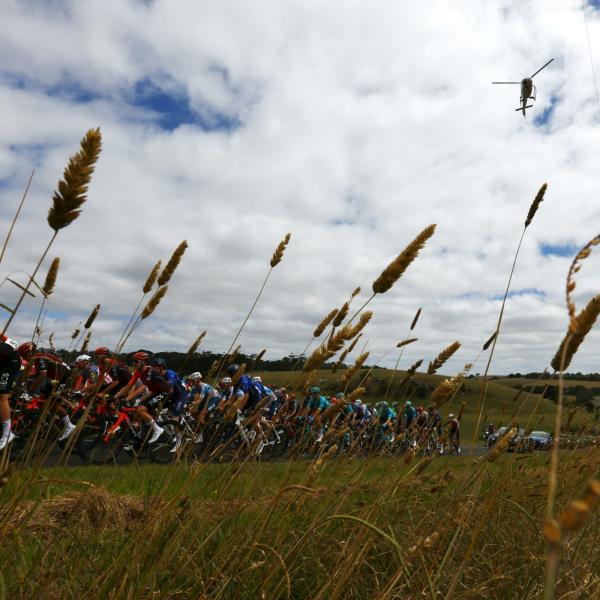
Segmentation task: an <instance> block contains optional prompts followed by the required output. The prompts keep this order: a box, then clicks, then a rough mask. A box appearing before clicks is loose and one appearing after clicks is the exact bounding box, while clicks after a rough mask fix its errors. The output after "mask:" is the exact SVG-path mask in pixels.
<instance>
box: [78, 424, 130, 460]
mask: <svg viewBox="0 0 600 600" xmlns="http://www.w3.org/2000/svg"><path fill="white" fill-rule="evenodd" d="M105 431H106V426H105V425H102V426H100V427H97V426H93V425H90V426H86V427H84V428H83V430H82V431H81V434H80V435H79V438H78V440H77V445H76V451H77V454H78V455H79V458H81V460H82V461H83V462H85V463H88V464H91V465H105V464H108V463H116V462H117V456H118V455H119V454H120V453H121V450H123V431H122V430H118V431H116V432H115V433H113V434H111V435H107V434H106V433H105Z"/></svg>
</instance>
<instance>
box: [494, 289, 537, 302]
mask: <svg viewBox="0 0 600 600" xmlns="http://www.w3.org/2000/svg"><path fill="white" fill-rule="evenodd" d="M545 295H546V292H544V290H539V289H538V288H523V289H522V290H512V291H510V292H508V295H507V296H506V297H507V298H519V297H520V296H538V297H539V298H543V297H544V296H545ZM503 298H504V294H498V295H496V296H494V297H493V298H492V300H502V299H503Z"/></svg>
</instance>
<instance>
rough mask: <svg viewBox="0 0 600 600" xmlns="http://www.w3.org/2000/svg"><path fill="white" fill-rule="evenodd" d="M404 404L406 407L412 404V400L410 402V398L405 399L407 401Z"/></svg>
mask: <svg viewBox="0 0 600 600" xmlns="http://www.w3.org/2000/svg"><path fill="white" fill-rule="evenodd" d="M404 406H406V407H409V406H412V402H411V401H410V400H407V401H406V402H405V403H404Z"/></svg>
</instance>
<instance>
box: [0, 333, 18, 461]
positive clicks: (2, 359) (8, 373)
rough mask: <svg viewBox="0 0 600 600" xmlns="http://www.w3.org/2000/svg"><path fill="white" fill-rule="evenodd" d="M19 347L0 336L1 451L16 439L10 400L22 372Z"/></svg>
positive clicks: (12, 341)
mask: <svg viewBox="0 0 600 600" xmlns="http://www.w3.org/2000/svg"><path fill="white" fill-rule="evenodd" d="M17 346H18V344H17V342H15V341H14V340H11V339H10V338H8V337H6V336H5V335H2V334H0V420H1V421H2V434H1V435H0V450H3V449H4V448H6V446H7V445H8V444H10V443H11V442H12V441H13V439H14V437H15V436H14V434H13V433H12V431H11V430H10V425H11V421H10V402H9V400H10V395H11V393H12V391H13V388H14V386H15V381H16V379H17V376H18V374H19V371H20V370H21V357H20V356H19V353H18V352H17Z"/></svg>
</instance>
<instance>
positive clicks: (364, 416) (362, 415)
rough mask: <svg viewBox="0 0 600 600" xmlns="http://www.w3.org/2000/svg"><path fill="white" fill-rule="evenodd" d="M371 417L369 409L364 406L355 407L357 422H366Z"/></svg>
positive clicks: (357, 405) (356, 405)
mask: <svg viewBox="0 0 600 600" xmlns="http://www.w3.org/2000/svg"><path fill="white" fill-rule="evenodd" d="M370 417H371V413H370V411H369V409H368V408H367V407H366V406H365V405H364V404H355V405H354V418H355V419H356V420H357V421H366V420H368V419H369V418H370Z"/></svg>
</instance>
